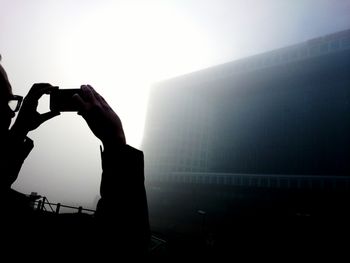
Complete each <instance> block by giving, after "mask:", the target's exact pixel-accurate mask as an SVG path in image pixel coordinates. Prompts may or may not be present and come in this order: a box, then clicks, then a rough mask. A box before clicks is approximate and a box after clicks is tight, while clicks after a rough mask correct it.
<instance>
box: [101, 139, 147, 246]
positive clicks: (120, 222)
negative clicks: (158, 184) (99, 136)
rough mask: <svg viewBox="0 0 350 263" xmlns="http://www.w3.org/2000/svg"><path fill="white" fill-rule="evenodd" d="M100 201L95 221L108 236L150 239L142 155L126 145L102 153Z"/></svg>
mask: <svg viewBox="0 0 350 263" xmlns="http://www.w3.org/2000/svg"><path fill="white" fill-rule="evenodd" d="M102 169H103V174H102V180H101V188H100V194H101V199H100V201H99V203H98V206H97V211H96V217H97V219H98V221H99V222H101V224H105V225H106V226H107V228H108V230H109V231H108V232H109V233H113V232H114V231H112V230H117V232H118V234H122V236H123V238H125V237H126V236H129V235H130V237H131V238H133V239H134V240H137V241H138V242H147V241H148V239H149V235H150V229H149V221H148V207H147V197H146V191H145V186H144V163H143V153H142V152H141V151H138V150H136V149H134V148H132V147H130V146H128V145H121V146H119V147H114V148H105V150H104V152H102Z"/></svg>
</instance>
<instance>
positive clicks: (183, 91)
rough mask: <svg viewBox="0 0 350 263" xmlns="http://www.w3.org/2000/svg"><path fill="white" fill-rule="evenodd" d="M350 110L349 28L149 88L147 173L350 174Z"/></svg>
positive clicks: (189, 178) (181, 176) (184, 177)
mask: <svg viewBox="0 0 350 263" xmlns="http://www.w3.org/2000/svg"><path fill="white" fill-rule="evenodd" d="M349 116H350V30H347V31H342V32H338V33H335V34H331V35H327V36H324V37H320V38H317V39H312V40H309V41H306V42H303V43H300V44H297V45H293V46H289V47H286V48H281V49H278V50H273V51H270V52H266V53H263V54H259V55H255V56H251V57H248V58H244V59H240V60H237V61H233V62H230V63H226V64H222V65H219V66H215V67H212V68H208V69H204V70H201V71H198V72H194V73H191V74H188V75H184V76H180V77H177V78H174V79H170V80H166V81H163V82H161V83H158V84H157V85H155V86H154V87H153V89H152V90H151V94H150V101H149V106H148V113H147V121H146V127H145V132H144V140H143V145H142V148H143V150H144V152H145V164H146V166H145V171H146V179H147V180H150V181H163V182H166V181H169V182H175V181H181V182H192V183H196V182H201V183H211V182H213V183H214V182H215V184H216V183H217V182H219V181H220V182H222V183H223V184H228V183H229V182H230V183H231V182H232V184H234V182H235V180H236V181H237V182H238V181H239V180H240V179H239V178H241V175H242V174H249V175H251V177H252V176H253V177H254V175H260V176H265V177H266V180H265V182H266V184H269V185H270V184H272V183H269V182H275V180H277V179H271V178H275V177H274V175H284V177H283V178H282V177H281V179H278V180H282V181H285V180H286V176H287V177H288V176H289V175H290V176H292V175H296V176H294V177H292V179H293V178H295V179H297V178H299V182H300V180H301V178H300V177H298V176H304V178H305V180H309V179H306V178H309V177H307V176H318V177H319V178H320V179H322V180H323V181H324V180H327V178H326V177H328V176H333V178H334V179H336V178H338V176H344V175H349V171H350V166H349V164H350V147H349V145H350V136H349V134H350V118H349ZM230 175H231V177H234V178H237V179H231V178H230ZM228 178H230V179H228ZM254 178H255V177H254ZM315 178H316V177H315ZM344 179H345V178H340V179H339V180H341V181H343V180H344ZM261 180H263V179H261ZM261 180H260V181H261ZM245 181H246V182H247V183H248V184H249V182H250V181H249V180H245ZM260 181H258V182H260ZM293 183H295V182H293ZM293 183H292V182H289V181H288V183H287V185H292V184H293ZM257 184H258V183H257ZM276 184H278V185H280V183H279V181H277V183H276ZM295 184H296V185H300V183H298V180H297V181H296V183H295ZM320 184H321V185H322V184H323V183H318V185H320ZM341 184H342V185H343V183H341ZM346 184H347V185H348V184H349V182H348V181H347V183H346ZM315 185H316V184H315Z"/></svg>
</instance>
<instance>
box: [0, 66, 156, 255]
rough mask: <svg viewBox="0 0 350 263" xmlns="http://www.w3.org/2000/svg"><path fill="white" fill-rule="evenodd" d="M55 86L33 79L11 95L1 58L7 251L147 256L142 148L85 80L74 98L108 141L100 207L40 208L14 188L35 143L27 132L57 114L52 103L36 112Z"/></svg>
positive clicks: (0, 166)
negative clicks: (132, 142) (25, 88)
mask: <svg viewBox="0 0 350 263" xmlns="http://www.w3.org/2000/svg"><path fill="white" fill-rule="evenodd" d="M56 88H57V87H53V86H51V85H50V84H43V83H40V84H34V85H33V87H32V88H31V89H30V91H29V93H28V94H27V96H26V97H25V98H24V99H23V103H22V97H20V96H15V95H13V93H12V88H11V85H10V82H9V80H8V77H7V75H6V72H5V70H4V69H3V67H2V66H0V92H1V94H0V100H1V101H0V109H1V110H0V114H1V115H0V124H1V130H0V132H1V136H0V139H1V156H2V158H1V163H0V169H1V178H0V187H1V189H0V190H1V191H0V195H1V196H0V197H1V203H2V205H1V225H2V229H1V233H2V237H3V242H2V243H1V248H2V250H1V251H2V254H3V255H2V256H4V257H5V255H6V253H9V255H10V256H11V257H13V256H15V255H17V254H22V253H24V252H25V253H26V254H25V255H27V256H37V257H44V255H42V254H36V253H38V252H36V251H38V248H40V253H48V254H51V253H52V251H56V252H55V253H54V254H55V256H59V255H61V256H62V257H63V258H65V257H68V256H71V255H74V254H75V256H76V257H77V258H86V259H88V258H90V257H91V256H98V258H99V259H104V258H105V259H107V258H108V259H110V260H113V259H118V258H125V257H126V258H133V257H140V256H147V251H148V247H149V241H150V228H149V221H148V207H147V198H146V192H145V188H144V174H143V169H144V163H143V161H144V160H143V153H142V152H141V151H139V150H136V149H134V148H132V147H130V146H128V145H127V144H126V140H125V136H124V132H123V127H122V123H121V121H120V119H119V117H118V116H117V114H116V113H115V112H114V111H113V110H112V109H111V108H110V106H109V105H108V104H107V102H106V101H105V99H104V98H103V97H102V96H101V95H99V94H98V93H97V92H96V91H95V90H94V89H93V88H92V87H91V86H89V85H82V86H81V93H80V94H79V95H78V94H76V95H74V96H73V99H74V100H75V101H76V103H77V104H78V105H79V109H80V110H79V112H78V114H79V115H81V116H82V117H83V118H84V119H85V120H86V122H87V124H88V126H89V128H90V129H91V131H92V132H93V133H94V134H95V135H96V136H97V137H98V138H99V139H100V140H101V142H102V144H103V150H102V147H101V159H102V170H103V173H102V179H101V187H100V195H101V198H100V200H99V201H98V204H97V207H96V213H94V214H93V215H90V214H86V213H82V211H78V213H71V214H68V213H67V214H59V213H48V212H45V211H42V210H40V211H39V210H36V209H33V199H32V198H31V197H28V196H27V195H25V194H22V193H19V192H17V191H15V190H13V189H11V185H12V184H13V182H14V181H15V180H16V179H17V176H18V173H19V171H20V169H21V166H22V164H23V162H24V161H25V159H26V157H27V156H28V155H29V153H30V151H31V150H32V148H33V147H34V143H33V141H32V140H31V139H30V138H29V137H28V136H27V134H28V133H29V132H30V131H31V130H34V129H36V128H38V127H39V126H40V125H41V124H42V123H43V122H45V121H47V120H49V119H51V118H53V117H55V116H57V115H59V114H60V113H59V112H51V111H50V112H48V113H44V114H39V113H38V112H37V110H36V109H37V105H38V100H39V99H40V97H41V96H42V95H43V94H50V92H51V91H52V90H54V89H56ZM21 103H22V106H21ZM18 110H19V113H18V116H17V118H16V121H15V122H14V124H13V125H12V127H11V129H9V128H10V123H11V119H12V118H13V117H14V116H15V112H17V111H18ZM42 165H45V164H44V163H43V164H42ZM82 187H83V182H82ZM80 210H82V209H80ZM68 253H69V255H68Z"/></svg>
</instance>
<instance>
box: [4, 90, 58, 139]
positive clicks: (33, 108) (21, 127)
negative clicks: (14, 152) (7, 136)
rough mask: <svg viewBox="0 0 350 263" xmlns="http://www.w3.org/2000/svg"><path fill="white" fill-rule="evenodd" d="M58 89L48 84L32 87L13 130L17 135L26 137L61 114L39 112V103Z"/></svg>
mask: <svg viewBox="0 0 350 263" xmlns="http://www.w3.org/2000/svg"><path fill="white" fill-rule="evenodd" d="M54 89H57V87H53V86H51V85H50V84H47V83H37V84H34V85H33V86H32V88H31V89H30V90H29V92H28V94H27V96H26V97H25V98H24V100H23V104H22V107H21V109H20V111H19V113H18V116H17V119H16V121H15V123H14V124H13V127H12V128H11V131H13V132H14V133H15V134H16V135H19V136H22V137H25V136H26V135H27V133H28V132H29V131H32V130H35V129H36V128H38V127H39V126H40V125H41V124H42V123H44V122H45V121H47V120H49V119H51V118H53V117H55V116H57V115H59V114H60V113H59V112H53V111H49V112H46V113H43V114H40V113H39V112H38V111H37V107H38V101H39V99H40V98H41V97H42V95H44V94H50V93H51V91H52V90H54Z"/></svg>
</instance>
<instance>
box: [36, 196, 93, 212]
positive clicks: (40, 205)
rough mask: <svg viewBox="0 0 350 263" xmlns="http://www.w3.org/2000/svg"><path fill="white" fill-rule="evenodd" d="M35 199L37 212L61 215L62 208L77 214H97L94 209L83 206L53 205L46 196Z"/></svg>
mask: <svg viewBox="0 0 350 263" xmlns="http://www.w3.org/2000/svg"><path fill="white" fill-rule="evenodd" d="M30 196H32V197H34V198H35V199H34V200H32V202H33V204H32V206H33V209H35V210H37V211H46V212H51V213H56V214H59V213H60V211H61V208H69V209H73V210H77V213H83V212H88V213H95V210H93V209H87V208H83V207H82V206H70V205H65V204H61V203H51V202H49V200H48V199H47V198H46V197H45V196H33V195H30Z"/></svg>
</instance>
